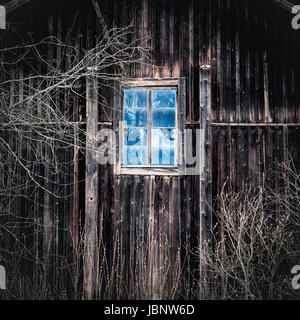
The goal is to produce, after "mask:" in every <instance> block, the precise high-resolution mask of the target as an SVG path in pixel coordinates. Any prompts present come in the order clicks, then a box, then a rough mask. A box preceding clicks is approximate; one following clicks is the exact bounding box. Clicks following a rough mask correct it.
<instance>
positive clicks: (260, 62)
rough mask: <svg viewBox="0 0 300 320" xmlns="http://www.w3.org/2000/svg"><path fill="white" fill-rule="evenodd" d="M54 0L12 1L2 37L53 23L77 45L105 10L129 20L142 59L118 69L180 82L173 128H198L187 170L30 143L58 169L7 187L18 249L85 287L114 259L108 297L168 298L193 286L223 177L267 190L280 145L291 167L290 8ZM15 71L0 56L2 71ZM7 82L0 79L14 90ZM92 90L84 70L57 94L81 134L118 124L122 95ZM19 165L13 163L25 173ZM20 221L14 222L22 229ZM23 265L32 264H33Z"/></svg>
mask: <svg viewBox="0 0 300 320" xmlns="http://www.w3.org/2000/svg"><path fill="white" fill-rule="evenodd" d="M40 2H41V1H40ZM60 2H61V3H59V2H53V4H52V2H51V4H50V2H49V3H48V4H47V5H44V4H41V3H38V1H30V2H29V3H27V4H26V5H24V12H25V13H26V14H24V12H23V9H20V10H17V9H16V11H15V12H13V13H12V14H11V15H8V21H9V20H11V21H13V22H17V23H18V22H20V21H22V28H21V29H22V30H20V29H18V28H17V27H16V29H14V28H11V29H7V30H6V31H1V32H2V34H1V37H2V39H1V47H2V48H3V47H5V46H4V44H5V45H7V43H9V44H10V45H11V46H12V45H14V44H15V45H17V44H20V43H21V42H22V41H24V39H27V40H28V39H34V41H39V40H40V39H42V38H43V37H46V36H52V35H53V36H56V37H57V38H58V39H61V40H62V41H70V42H72V45H74V46H76V48H78V50H79V51H80V50H82V51H84V50H87V49H90V48H92V47H93V46H94V45H95V39H96V36H97V35H99V34H100V33H101V32H103V23H104V22H105V24H106V26H107V28H108V29H109V28H112V27H118V28H122V27H126V26H128V25H129V24H130V23H133V30H134V32H133V33H132V34H131V37H132V38H131V39H138V38H143V37H144V38H147V45H149V47H150V61H151V62H150V63H133V64H131V65H130V66H129V67H128V68H125V69H124V70H123V71H122V77H123V78H125V79H131V80H135V81H146V80H148V81H149V80H151V81H157V82H158V85H159V83H162V82H163V81H164V80H166V79H168V81H169V80H172V79H176V80H178V79H179V80H180V81H182V82H183V86H184V90H183V92H182V95H181V98H180V99H179V103H180V104H181V105H184V110H183V113H182V114H183V116H184V121H183V127H184V129H191V130H192V132H193V134H194V135H197V134H198V133H197V132H200V133H199V137H200V155H199V157H200V158H201V163H200V171H199V174H198V175H189V174H185V173H181V174H168V173H165V174H157V173H155V172H151V171H149V173H148V174H145V173H143V174H136V173H134V172H132V173H128V172H127V173H126V174H122V172H116V171H115V167H114V165H109V164H106V165H99V164H98V163H97V162H96V161H95V159H94V158H93V156H92V155H91V154H90V152H89V151H87V152H86V153H78V152H77V151H76V148H73V149H72V148H63V147H62V146H61V145H59V143H57V144H55V143H54V145H53V150H51V152H49V150H48V151H47V150H43V147H42V145H40V146H39V144H38V142H37V145H36V148H41V153H42V154H43V159H46V160H45V161H48V160H49V161H50V162H51V157H52V152H53V153H55V154H56V155H57V158H58V159H60V160H61V162H60V163H57V164H55V165H57V166H58V167H60V169H61V171H65V170H67V172H65V174H56V173H55V170H52V169H51V170H48V171H47V170H46V169H45V170H44V169H41V167H42V165H40V166H38V167H35V168H33V170H42V171H40V172H41V174H42V175H43V176H44V179H43V180H42V183H41V184H42V185H40V186H38V187H36V186H34V185H32V184H31V183H28V187H26V188H24V189H23V192H24V193H25V194H26V197H25V196H23V195H19V196H18V195H14V196H11V195H10V196H11V197H12V198H11V210H12V211H15V213H17V215H18V216H21V217H22V218H26V217H28V218H31V219H32V220H33V221H35V224H34V225H33V226H32V227H31V229H30V230H29V233H30V235H29V236H28V237H27V236H26V237H25V238H24V239H25V240H24V241H25V244H26V247H28V248H30V250H32V252H35V254H36V257H45V256H47V258H46V259H48V260H47V265H48V266H49V275H50V274H52V273H53V274H54V273H55V272H54V271H53V270H52V269H55V266H56V267H58V266H59V268H60V270H62V274H64V272H65V278H64V279H65V280H63V281H65V282H66V283H65V287H66V288H67V287H68V286H69V284H68V283H69V282H72V281H71V280H70V279H69V277H70V276H69V275H66V274H67V273H68V272H67V271H63V270H66V269H67V267H66V266H67V265H72V266H73V268H75V267H74V266H78V265H79V268H80V267H83V270H84V271H83V273H82V274H80V275H79V280H78V283H80V281H82V283H83V288H84V291H85V295H86V297H87V298H93V297H95V295H97V294H96V291H97V286H96V283H97V282H98V283H102V281H103V283H104V282H105V281H104V280H105V279H102V280H101V279H99V277H100V278H101V275H100V276H99V274H100V273H99V270H98V269H99V268H100V267H101V268H107V269H109V270H113V269H114V268H115V270H116V273H117V274H115V275H113V277H115V278H116V279H118V277H119V278H121V280H120V283H119V288H121V289H120V293H118V294H117V293H116V297H120V298H121V297H128V296H127V295H126V293H125V292H126V288H129V287H130V288H135V289H134V290H135V294H136V296H137V297H154V298H164V297H170V296H172V294H174V292H176V290H177V289H178V287H180V292H181V294H182V296H185V297H189V296H193V293H192V289H191V288H193V286H194V285H195V281H196V279H197V277H198V273H199V268H200V267H201V266H200V265H199V258H198V257H197V254H198V249H199V247H200V248H201V243H202V242H203V241H209V239H210V236H209V234H210V232H211V228H212V225H213V217H212V210H211V207H212V205H215V206H216V208H217V202H216V201H215V200H216V199H217V196H218V194H219V193H220V192H221V190H222V188H223V186H224V184H225V182H227V183H226V187H227V188H228V190H233V191H238V190H240V189H242V188H243V187H245V186H246V185H248V184H251V185H254V186H262V187H263V186H265V185H266V184H268V185H272V186H274V187H275V188H280V186H279V185H278V183H277V181H276V179H273V178H272V172H273V170H274V169H275V163H276V161H285V160H287V158H288V152H287V150H289V151H291V155H292V157H293V159H294V161H295V164H296V165H297V167H298V168H299V160H298V159H299V151H300V150H299V139H300V134H299V123H300V107H299V101H300V100H299V84H300V78H299V77H300V72H299V71H300V68H299V67H300V61H299V58H298V56H299V54H298V49H299V35H300V31H297V30H293V29H292V26H291V19H292V17H293V16H292V15H291V14H290V13H288V12H285V11H284V10H283V9H282V8H279V7H277V6H275V5H274V4H272V3H271V2H270V1H256V0H208V1H206V0H188V1H177V0H130V1H123V0H109V1H108V0H103V1H95V2H94V4H95V3H96V4H97V5H94V4H93V1H75V2H74V1H73V2H70V1H60ZM97 8H98V10H99V11H100V15H99V11H97ZM12 26H13V24H12ZM71 28H72V29H71ZM70 30H71V31H70ZM29 33H30V37H28V34H29ZM27 40H25V41H27ZM46 55H47V56H48V59H49V61H50V60H53V59H54V60H53V61H56V62H55V63H58V62H57V61H60V60H62V61H64V56H62V52H61V50H60V48H59V46H57V47H56V48H52V49H49V52H48V53H47V54H46ZM145 62H146V61H145ZM66 63H67V62H66ZM18 68H20V66H18ZM25 69H26V68H25ZM19 71H20V70H19V69H18V70H15V69H14V66H12V67H11V70H10V69H9V68H8V67H6V73H7V74H9V75H10V76H11V75H12V74H13V73H16V72H19ZM23 72H24V73H26V70H24V71H23ZM20 90H21V87H15V88H12V92H17V93H16V94H15V95H16V96H18V95H19V96H20V95H21V93H20ZM97 90H100V92H101V90H102V89H101V86H99V87H97V88H96V89H95V87H94V85H93V81H92V80H91V79H89V80H87V87H86V91H87V95H86V99H83V98H79V97H78V96H74V97H70V96H68V97H64V98H63V99H62V100H64V101H65V103H64V104H63V103H60V104H59V108H60V110H61V111H62V112H64V111H63V110H64V109H66V110H68V111H67V112H70V115H71V117H72V119H71V117H70V120H71V121H72V122H73V123H78V126H80V128H84V130H86V132H87V138H86V139H87V140H86V141H87V145H89V144H93V143H95V141H94V140H93V139H94V137H95V135H96V134H97V132H98V131H99V130H100V129H101V128H108V129H113V130H116V129H118V123H117V119H116V113H115V112H114V110H115V109H116V108H118V106H119V105H120V104H121V102H120V101H119V100H118V99H117V98H116V96H117V95H116V93H115V92H114V91H113V90H110V89H105V90H104V93H103V95H101V96H102V97H103V96H105V98H106V99H107V103H106V105H107V107H106V108H105V107H100V104H97V98H96V96H97ZM85 113H86V114H87V116H86V115H85ZM3 128H4V127H2V128H0V131H2V134H3V136H4V135H5V139H7V140H6V141H9V143H14V148H16V150H21V151H20V152H21V154H22V158H24V159H25V160H24V161H25V162H26V160H28V159H27V158H26V157H31V155H30V153H26V150H23V149H22V148H23V147H22V146H24V145H26V141H24V140H23V141H15V142H13V141H12V140H11V139H10V136H9V135H10V134H9V133H7V131H5V130H4V129H3ZM197 129H202V130H200V131H197ZM90 135H91V136H92V139H91V140H89V137H90ZM77 138H78V137H74V139H77ZM81 138H82V137H81ZM78 139H80V137H79V138H78ZM82 139H85V137H83V138H82ZM20 144H21V146H20ZM193 147H195V146H193V145H192V146H190V145H186V146H185V148H193ZM20 148H21V149H20ZM7 161H9V157H8V158H7ZM2 170H3V172H2V174H4V171H5V168H3V169H2ZM22 170H23V169H22ZM28 174H29V173H28V172H27V173H26V172H23V173H22V174H21V176H22V177H23V178H22V179H23V180H22V181H23V183H25V184H26V179H30V177H29V176H28ZM47 175H48V176H49V179H48V181H47ZM43 183H44V184H45V185H46V186H47V188H46V189H47V190H49V189H50V190H51V193H50V192H48V191H45V189H43V187H45V185H43ZM57 195H59V197H56V196H57ZM37 221H40V222H41V223H37ZM23 229H24V230H23ZM23 229H22V230H21V231H20V233H26V228H25V227H24V228H23ZM27 231H28V230H27ZM81 240H82V241H83V242H82V243H83V245H82V247H80V246H81ZM78 248H81V249H82V250H83V259H82V260H81V261H80V262H78V261H75V260H74V252H75V251H76V250H78ZM104 260H105V261H107V265H106V264H105V266H104V265H101V261H104ZM99 265H100V266H99ZM28 268H29V269H28V270H29V271H28V272H32V268H34V267H28ZM71 278H72V276H71ZM68 279H69V280H68ZM183 279H184V280H183ZM56 281H58V280H56ZM116 281H118V280H116ZM138 283H139V284H141V285H140V286H138V285H137V284H138ZM108 285H109V284H107V283H106V286H108ZM78 286H79V287H80V285H79V284H78ZM100 287H101V285H100ZM73 289H74V288H73ZM100 291H101V288H100ZM133 296H134V295H133ZM175 296H176V295H175Z"/></svg>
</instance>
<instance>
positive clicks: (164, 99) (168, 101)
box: [152, 90, 176, 108]
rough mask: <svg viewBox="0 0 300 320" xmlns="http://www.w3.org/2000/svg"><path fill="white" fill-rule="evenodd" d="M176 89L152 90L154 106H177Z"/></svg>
mask: <svg viewBox="0 0 300 320" xmlns="http://www.w3.org/2000/svg"><path fill="white" fill-rule="evenodd" d="M175 106H176V90H152V108H158V107H160V108H161V107H164V108H175Z"/></svg>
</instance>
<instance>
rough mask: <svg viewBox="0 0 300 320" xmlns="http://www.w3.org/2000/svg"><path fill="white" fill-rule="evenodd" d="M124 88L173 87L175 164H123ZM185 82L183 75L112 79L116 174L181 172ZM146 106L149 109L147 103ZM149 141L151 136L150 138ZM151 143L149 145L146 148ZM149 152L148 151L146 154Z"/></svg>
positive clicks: (168, 173) (178, 173)
mask: <svg viewBox="0 0 300 320" xmlns="http://www.w3.org/2000/svg"><path fill="white" fill-rule="evenodd" d="M125 89H136V90H140V89H152V90H155V89H176V92H177V94H176V134H177V137H176V142H177V147H176V154H175V156H176V164H175V165H174V166H170V165H123V164H122V159H123V143H124V142H123V139H124V128H122V127H121V124H122V120H123V112H124V106H123V100H124V97H123V92H124V90H125ZM185 91H186V84H185V79H184V78H171V79H165V78H164V79H130V80H124V81H115V93H114V94H115V96H114V130H115V132H116V133H117V134H116V137H117V141H116V142H117V143H116V145H117V150H116V159H115V166H114V174H115V175H184V167H185V165H184V158H185V157H184V152H183V150H184V146H183V144H184V139H183V137H182V133H183V132H184V129H185V123H186V120H185V109H186V102H185V100H186V99H185V98H186V94H185ZM148 107H149V110H150V106H148ZM149 118H150V119H151V114H148V126H147V128H148V134H151V126H150V127H149V123H151V120H149ZM150 141H151V139H150ZM149 150H150V151H151V145H150V146H149V145H148V152H149ZM148 156H149V155H148Z"/></svg>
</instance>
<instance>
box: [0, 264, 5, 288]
mask: <svg viewBox="0 0 300 320" xmlns="http://www.w3.org/2000/svg"><path fill="white" fill-rule="evenodd" d="M0 289H1V290H6V271H5V268H4V267H3V266H0Z"/></svg>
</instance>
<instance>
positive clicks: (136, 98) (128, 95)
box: [124, 90, 148, 108]
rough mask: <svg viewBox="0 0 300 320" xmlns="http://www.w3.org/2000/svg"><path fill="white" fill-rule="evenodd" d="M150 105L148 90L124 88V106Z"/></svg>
mask: <svg viewBox="0 0 300 320" xmlns="http://www.w3.org/2000/svg"><path fill="white" fill-rule="evenodd" d="M147 106H148V90H124V107H125V108H136V107H147Z"/></svg>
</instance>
